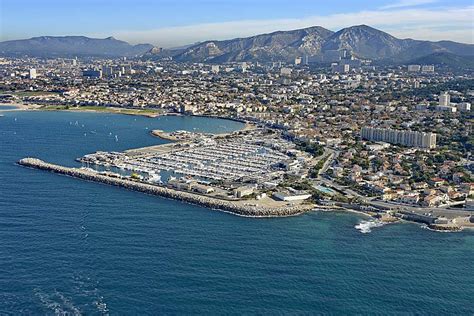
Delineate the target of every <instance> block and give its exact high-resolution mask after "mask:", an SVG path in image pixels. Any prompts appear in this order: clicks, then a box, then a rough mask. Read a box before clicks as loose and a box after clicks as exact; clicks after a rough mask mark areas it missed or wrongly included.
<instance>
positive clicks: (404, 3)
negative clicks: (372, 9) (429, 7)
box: [380, 0, 437, 10]
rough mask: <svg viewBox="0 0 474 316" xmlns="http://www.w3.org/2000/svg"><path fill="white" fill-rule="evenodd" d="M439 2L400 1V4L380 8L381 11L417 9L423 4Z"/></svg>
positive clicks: (427, 0) (433, 0)
mask: <svg viewBox="0 0 474 316" xmlns="http://www.w3.org/2000/svg"><path fill="white" fill-rule="evenodd" d="M436 1H437V0H400V1H398V2H395V3H392V4H388V5H385V6H383V7H380V9H382V10H385V9H394V8H406V7H415V6H419V5H423V4H428V3H434V2H436Z"/></svg>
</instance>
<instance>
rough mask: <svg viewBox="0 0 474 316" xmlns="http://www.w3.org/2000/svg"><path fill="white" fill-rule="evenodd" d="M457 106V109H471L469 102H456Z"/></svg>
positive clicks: (466, 110) (462, 110)
mask: <svg viewBox="0 0 474 316" xmlns="http://www.w3.org/2000/svg"><path fill="white" fill-rule="evenodd" d="M457 108H458V111H461V112H469V111H471V103H469V102H461V103H458V105H457Z"/></svg>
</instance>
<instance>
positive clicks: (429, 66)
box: [421, 65, 435, 72]
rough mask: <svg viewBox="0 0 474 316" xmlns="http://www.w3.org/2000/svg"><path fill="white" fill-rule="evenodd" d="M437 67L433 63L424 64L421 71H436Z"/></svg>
mask: <svg viewBox="0 0 474 316" xmlns="http://www.w3.org/2000/svg"><path fill="white" fill-rule="evenodd" d="M434 71H435V67H434V66H433V65H424V66H423V67H421V72H434Z"/></svg>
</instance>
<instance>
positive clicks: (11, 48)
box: [0, 35, 153, 57]
mask: <svg viewBox="0 0 474 316" xmlns="http://www.w3.org/2000/svg"><path fill="white" fill-rule="evenodd" d="M152 48H153V45H151V44H137V45H131V44H129V43H127V42H125V41H121V40H117V39H115V38H114V37H112V36H109V37H106V38H103V39H101V38H91V37H87V36H81V35H71V36H37V37H32V38H29V39H22V40H11V41H4V42H0V55H3V56H32V57H76V56H78V57H135V56H140V55H143V54H144V53H145V52H147V51H148V50H150V49H152Z"/></svg>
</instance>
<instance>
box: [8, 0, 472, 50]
mask: <svg viewBox="0 0 474 316" xmlns="http://www.w3.org/2000/svg"><path fill="white" fill-rule="evenodd" d="M25 8H27V9H25ZM270 8H271V10H270ZM84 12H85V13H84ZM0 15H1V16H2V19H1V20H2V22H1V26H0V30H1V31H0V40H1V41H4V40H12V39H23V38H30V37H35V36H43V35H50V36H64V35H85V36H90V37H99V38H104V37H108V36H114V37H116V38H118V39H121V40H125V41H127V42H130V43H132V44H137V43H151V44H153V45H156V46H159V47H165V48H169V47H176V46H181V45H187V44H192V43H195V42H199V41H204V40H222V39H230V38H235V37H246V36H252V35H256V34H260V33H268V32H273V31H277V30H291V29H298V28H304V27H309V26H314V25H318V26H322V27H325V28H328V29H330V30H333V31H337V30H339V29H341V28H344V27H348V26H351V25H357V24H367V25H370V26H373V27H376V28H378V29H381V30H382V31H385V32H388V33H390V34H392V35H393V36H396V37H398V38H415V39H422V40H434V41H436V40H453V41H458V42H464V43H474V34H473V31H472V29H473V16H474V6H473V5H472V4H471V2H470V1H464V0H456V1H444V0H442V1H436V0H402V1H380V2H377V3H373V1H358V2H357V3H353V2H350V1H341V2H338V5H337V6H336V5H333V4H327V3H320V2H319V1H318V2H316V3H313V2H310V1H300V2H298V3H290V2H288V1H276V2H275V1H272V2H269V1H266V0H264V1H259V2H258V3H256V4H255V3H252V2H250V1H247V0H243V1H226V2H224V1H217V0H215V1H199V2H195V3H194V2H190V1H181V2H179V3H173V2H171V1H160V2H159V3H153V2H151V1H143V0H141V1H137V2H134V3H133V5H132V4H129V3H126V2H125V1H118V2H111V1H81V2H80V3H64V2H59V1H54V0H50V1H41V3H35V2H33V1H26V0H25V1H15V2H14V1H9V0H5V1H2V3H1V5H0ZM71 21H72V22H71ZM58 25H61V27H60V28H58Z"/></svg>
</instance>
